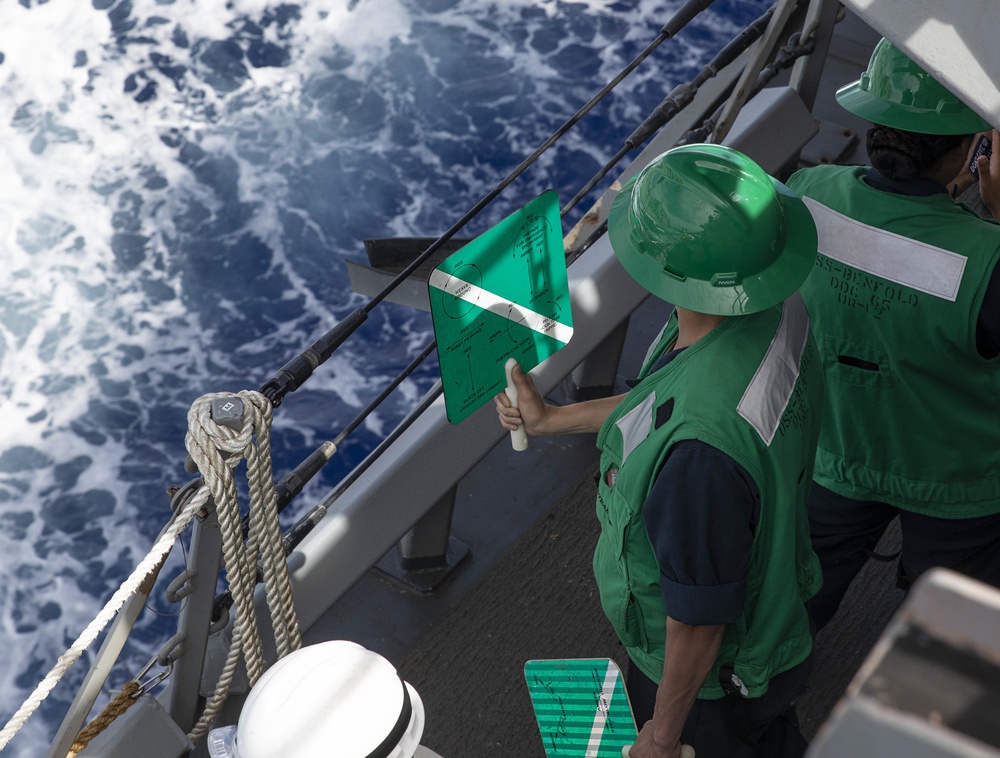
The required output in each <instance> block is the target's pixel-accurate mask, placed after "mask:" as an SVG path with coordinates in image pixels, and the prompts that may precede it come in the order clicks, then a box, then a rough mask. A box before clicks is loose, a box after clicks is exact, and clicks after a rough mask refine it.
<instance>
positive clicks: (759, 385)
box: [496, 145, 823, 758]
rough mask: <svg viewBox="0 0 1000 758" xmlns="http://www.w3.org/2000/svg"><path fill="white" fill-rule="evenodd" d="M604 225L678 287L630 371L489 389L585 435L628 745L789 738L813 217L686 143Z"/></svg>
mask: <svg viewBox="0 0 1000 758" xmlns="http://www.w3.org/2000/svg"><path fill="white" fill-rule="evenodd" d="M608 234H609V238H610V241H611V246H612V248H613V249H614V252H615V254H616V255H617V257H618V259H619V260H620V261H621V264H622V266H623V267H624V268H625V269H626V271H628V272H629V273H630V274H631V275H632V276H633V277H634V278H635V279H636V280H637V281H638V282H639V283H640V284H641V285H642V286H643V287H645V288H646V289H648V290H649V291H650V292H651V293H653V294H654V295H657V296H659V297H661V298H663V299H665V300H667V301H669V302H670V303H672V304H673V305H674V306H675V308H674V311H673V313H672V314H671V316H670V317H669V319H668V321H667V323H666V325H665V326H664V328H663V330H662V331H661V333H660V335H659V336H658V337H657V338H656V339H655V340H654V342H653V344H652V345H651V347H650V349H649V352H648V353H647V356H646V358H645V360H644V362H643V365H642V367H641V368H640V370H639V373H638V376H637V378H636V380H635V382H634V383H631V384H632V389H631V390H630V391H629V392H627V393H625V394H622V395H618V396H616V397H611V398H602V399H598V400H590V401H586V402H581V403H576V404H572V405H566V406H551V405H548V404H546V403H545V402H544V401H543V399H542V398H541V397H540V396H539V394H538V392H537V391H536V390H535V388H534V383H533V381H532V380H531V377H530V376H527V375H524V374H523V373H521V372H520V371H515V372H514V375H513V379H514V382H515V384H516V386H517V390H518V399H519V403H518V406H519V407H518V408H513V407H512V406H511V405H510V403H509V401H508V400H507V398H506V395H505V394H504V393H500V394H499V395H498V396H497V397H496V407H497V412H498V415H499V418H500V423H501V425H503V426H504V428H506V429H512V428H515V427H516V426H517V425H519V424H523V425H524V427H525V429H526V431H527V432H528V433H529V434H537V435H541V434H561V433H569V432H585V431H590V432H597V434H598V436H597V444H598V447H599V448H600V450H601V462H600V470H599V476H598V477H597V478H598V487H597V506H596V511H597V517H598V520H599V521H600V524H601V533H600V537H599V538H598V543H597V547H596V550H595V555H594V572H595V576H596V579H597V584H598V587H599V589H600V597H601V604H602V606H603V608H604V612H605V614H606V615H607V617H608V619H609V620H610V622H611V624H612V625H613V626H614V628H615V631H616V632H617V634H618V636H619V638H620V639H621V641H622V643H623V645H624V646H625V648H626V650H627V651H628V655H629V666H628V673H627V688H628V691H629V699H630V701H631V703H632V706H633V710H634V712H635V716H636V721H637V724H638V725H639V727H640V732H639V736H638V738H637V740H636V742H635V744H634V745H632V746H630V747H629V748H628V750H627V751H626V752H627V753H628V755H629V756H630V758H650V756H655V757H656V758H661V757H662V756H669V757H670V758H676V757H677V756H681V755H682V753H681V750H682V747H687V748H690V747H693V748H694V750H695V752H696V753H697V755H698V758H713V757H714V756H719V757H720V758H722V757H725V758H733V757H734V756H736V757H740V756H748V757H749V756H754V755H758V754H759V753H758V746H760V745H763V744H765V743H769V744H774V742H775V741H776V740H783V741H785V743H786V744H787V745H789V752H788V753H787V755H795V754H796V753H798V754H802V753H803V752H804V751H805V746H806V745H805V740H804V739H803V737H802V735H801V733H800V732H799V730H798V726H797V720H796V718H795V713H794V709H793V706H792V703H793V701H794V699H795V697H796V696H797V695H798V694H799V693H800V692H801V690H802V689H803V687H804V685H805V681H806V678H807V676H808V671H809V667H810V666H809V662H810V654H811V651H812V635H811V633H810V628H809V619H808V614H807V612H806V607H805V603H806V601H807V600H808V598H809V597H810V596H811V595H812V593H814V592H815V590H816V589H817V587H818V586H819V581H820V574H819V566H818V562H817V560H816V557H815V555H814V554H813V552H812V550H811V548H810V546H809V534H808V529H807V524H806V515H805V504H806V496H807V494H808V484H809V480H810V478H811V474H812V464H813V457H814V452H815V445H816V436H817V434H818V430H819V411H820V409H821V407H822V392H823V381H822V375H821V373H820V368H819V364H818V361H817V360H816V346H815V345H814V344H813V342H812V338H811V336H810V331H809V317H808V313H807V312H806V309H805V307H804V306H803V303H802V299H801V298H800V297H799V296H798V295H797V294H796V289H797V288H798V286H799V284H800V283H801V282H802V280H803V279H804V278H805V277H806V276H807V275H808V273H809V271H810V270H811V269H812V267H813V263H814V259H815V254H816V236H815V228H814V226H813V224H812V221H811V218H810V215H809V212H808V210H807V209H806V208H805V206H804V205H803V204H802V201H801V200H799V199H798V198H797V197H796V196H795V195H794V194H793V193H792V192H790V191H789V190H788V189H787V188H786V187H784V185H782V184H781V183H780V182H778V181H776V180H774V179H772V178H771V177H770V176H768V175H767V174H766V173H765V172H764V171H763V170H762V169H761V168H760V167H759V166H757V165H756V164H755V163H754V162H753V161H752V160H750V159H749V158H748V157H747V156H745V155H743V154H741V153H739V152H737V151H736V150H733V149H731V148H728V147H723V146H720V145H688V146H684V147H678V148H675V149H673V150H669V151H667V152H666V153H664V154H663V155H661V156H659V157H658V158H656V159H655V160H653V161H652V162H651V163H650V164H649V165H648V166H646V167H645V168H644V169H643V170H642V171H640V172H639V173H638V174H637V175H636V176H635V177H634V178H633V179H632V180H630V181H629V182H628V183H627V184H626V185H625V186H624V187H623V188H622V189H621V191H620V192H619V193H618V195H617V197H616V199H615V201H614V203H613V205H612V207H611V210H610V214H609V219H608ZM687 754H688V753H685V755H687Z"/></svg>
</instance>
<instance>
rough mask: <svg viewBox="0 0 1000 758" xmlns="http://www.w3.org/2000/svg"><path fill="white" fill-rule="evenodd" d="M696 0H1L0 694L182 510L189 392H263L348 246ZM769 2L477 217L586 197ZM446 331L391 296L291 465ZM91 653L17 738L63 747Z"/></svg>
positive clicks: (402, 213)
mask: <svg viewBox="0 0 1000 758" xmlns="http://www.w3.org/2000/svg"><path fill="white" fill-rule="evenodd" d="M679 5H680V3H679V1H678V0H621V1H619V2H606V1H599V0H588V1H586V2H560V1H546V0H503V1H502V2H500V1H495V2H487V1H486V0H420V1H418V0H327V1H326V2H322V3H319V2H315V3H314V2H300V3H276V2H266V1H265V0H231V1H230V2H226V3H222V2H208V1H207V0H90V2H86V1H85V0H17V1H15V0H0V129H2V136H3V138H2V141H0V179H2V182H0V195H2V197H0V247H2V250H3V262H4V265H3V275H2V276H0V403H2V406H0V407H2V424H3V434H2V436H0V551H2V552H3V554H4V560H3V562H2V564H0V571H2V573H3V581H2V582H0V619H2V626H0V635H2V640H3V645H4V648H5V655H4V656H3V657H2V659H0V706H2V707H0V712H2V713H3V714H6V715H9V714H12V713H13V712H14V710H15V709H16V708H17V707H18V706H19V705H20V703H21V701H22V700H23V699H24V697H25V696H26V695H27V694H28V693H29V692H30V691H31V690H32V689H33V688H34V686H35V685H36V684H37V682H38V681H39V680H40V679H41V677H42V676H43V675H44V674H45V672H46V671H48V669H49V668H50V667H51V666H52V665H53V663H54V662H55V660H56V659H57V658H58V656H59V655H60V654H61V653H62V652H63V651H64V650H65V649H66V647H67V646H68V644H69V643H70V642H71V641H72V640H74V639H75V638H76V637H77V636H78V635H79V633H80V632H81V631H82V629H83V628H84V627H85V626H86V625H87V624H88V623H89V621H90V620H91V619H92V618H93V617H94V615H95V614H96V613H97V611H98V610H100V608H101V607H102V606H103V604H104V602H105V601H106V600H107V598H108V597H109V596H110V595H111V594H112V593H113V592H114V590H115V589H116V588H117V587H118V586H119V584H120V582H121V581H122V580H123V579H124V578H125V577H126V576H127V575H128V574H129V572H130V571H131V569H132V568H133V567H134V565H135V564H136V563H137V562H138V561H139V560H140V559H141V558H142V557H143V556H144V555H145V553H146V551H147V550H148V548H149V546H150V545H151V544H152V541H153V539H154V538H155V536H156V534H157V533H158V532H159V530H160V529H161V528H162V526H163V524H164V523H165V522H166V520H167V518H168V515H169V508H168V497H167V495H166V494H165V492H166V489H167V487H168V486H170V485H171V484H181V483H183V482H185V481H187V479H188V478H189V475H188V474H186V473H185V472H184V470H183V461H184V457H185V451H184V447H183V439H184V434H185V431H186V418H185V414H186V412H187V409H188V408H189V407H190V405H191V403H192V402H193V401H194V400H195V399H196V398H198V397H199V396H200V395H202V394H204V393H207V392H220V391H237V390H241V389H256V388H257V387H259V386H260V385H261V384H263V383H264V382H265V381H267V380H268V379H269V378H270V377H271V376H272V375H273V374H274V372H275V371H276V370H277V369H278V368H280V367H281V366H282V365H284V363H286V362H287V361H288V360H289V359H290V358H292V357H294V356H295V355H297V354H298V353H300V352H301V351H302V350H303V349H304V348H305V347H307V346H308V345H309V344H311V343H312V342H313V341H314V340H315V339H316V338H317V337H319V336H320V335H322V334H323V333H325V332H326V331H327V330H329V329H330V328H331V327H332V326H333V325H334V324H335V323H337V322H338V320H340V319H342V318H343V317H345V316H346V315H347V314H349V313H350V312H351V311H352V310H354V309H355V308H357V307H358V306H359V305H360V304H362V303H363V302H364V299H363V298H362V297H360V296H359V295H356V294H354V293H352V292H351V290H350V286H349V284H348V281H347V276H346V271H345V266H344V260H345V258H348V257H356V258H359V259H360V258H363V256H364V248H363V240H364V239H366V238H375V237H397V236H436V235H438V234H440V233H441V232H443V231H445V230H446V229H448V228H449V227H450V226H452V224H454V223H455V222H456V221H457V220H458V219H459V218H460V217H461V216H462V215H463V214H464V213H465V211H466V210H467V209H468V208H470V207H472V206H473V205H474V204H475V203H476V202H477V201H478V200H479V199H480V198H482V197H483V196H484V195H485V194H486V193H487V192H488V191H489V190H490V189H492V187H493V186H494V185H495V184H496V183H498V182H499V181H500V180H501V179H503V178H504V177H505V176H506V175H507V174H508V173H509V172H510V171H511V170H512V169H513V168H514V167H515V166H517V165H518V164H519V163H520V162H521V160H522V159H523V158H524V157H525V156H526V155H527V154H529V153H530V152H531V151H532V150H534V149H535V148H536V147H537V146H538V145H539V144H541V143H542V142H543V141H544V140H545V139H546V138H547V137H548V136H549V135H550V134H551V133H552V132H553V131H554V130H555V129H556V128H557V127H559V126H560V125H561V124H563V123H564V122H565V121H566V119H568V118H569V117H570V116H571V115H572V114H573V113H574V112H575V111H576V110H577V109H578V108H579V107H580V106H581V105H583V104H584V103H585V102H586V101H587V100H589V99H590V97H591V96H592V95H593V94H594V93H596V92H597V91H598V90H599V89H600V87H601V86H603V84H604V83H605V82H606V81H608V80H610V79H611V78H612V77H613V76H614V75H616V74H617V73H618V71H619V70H620V69H621V68H622V67H623V66H624V65H625V64H626V63H627V62H628V61H630V60H631V59H632V58H633V57H635V55H637V54H638V53H639V52H640V51H641V50H642V49H643V48H645V46H646V45H647V44H648V43H649V41H651V40H652V39H653V38H654V37H655V36H656V34H657V33H658V32H659V30H660V28H661V27H662V25H663V24H664V23H665V22H666V21H667V20H669V18H670V17H671V15H672V13H673V11H674V10H675V9H676V8H677V7H678V6H679ZM766 7H767V3H765V2H761V1H760V0H730V1H728V2H724V1H723V0H719V1H718V2H716V3H715V4H714V5H713V6H712V8H711V10H710V11H709V12H708V13H706V14H705V15H704V16H703V17H701V18H699V19H698V20H697V21H696V22H695V23H694V24H692V25H691V26H690V27H689V28H687V29H686V30H685V31H684V32H682V34H681V35H680V36H679V37H678V38H677V39H676V40H674V41H671V42H669V43H667V44H666V45H664V46H662V47H661V48H660V49H659V50H658V51H657V52H656V53H654V54H653V56H652V57H651V58H650V62H649V65H647V66H645V67H644V68H643V69H641V70H640V71H638V72H636V73H635V74H633V75H632V76H630V77H629V78H628V79H627V80H626V81H625V83H624V84H622V85H621V87H620V88H619V89H618V90H616V91H615V93H613V94H612V95H611V96H610V97H609V98H607V99H606V100H605V101H604V102H603V103H602V104H601V105H600V106H598V108H597V109H596V111H595V113H594V114H593V115H592V116H591V117H589V118H588V119H586V120H585V121H584V122H583V123H581V124H580V125H579V126H578V127H577V128H576V129H574V130H573V131H572V132H570V134H569V135H567V137H565V138H564V139H563V140H562V141H561V142H560V143H558V145H557V147H556V148H555V149H554V150H552V151H550V152H549V153H547V154H546V155H545V156H544V157H543V158H542V159H541V160H540V161H539V162H538V163H537V164H536V165H535V166H534V167H532V168H531V169H530V170H529V171H528V172H527V173H526V174H525V175H524V176H523V177H522V178H520V179H519V180H518V181H517V182H515V183H514V184H513V185H512V187H511V188H510V189H509V190H508V192H507V193H506V194H505V195H504V196H503V198H502V199H501V200H500V201H499V202H497V203H496V204H494V205H493V206H491V207H490V208H489V209H488V210H487V211H485V212H484V213H483V214H481V216H480V217H478V218H477V219H475V220H474V221H473V222H472V223H471V224H470V225H469V226H468V227H467V228H466V229H464V230H463V231H462V232H461V235H462V236H474V235H476V234H478V233H480V232H482V231H483V230H485V229H487V228H489V227H490V226H491V225H493V224H494V223H496V222H497V221H499V220H500V219H501V218H503V217H504V216H506V215H507V214H509V213H510V212H511V211H513V210H514V209H516V208H517V207H519V206H521V205H523V204H524V203H526V202H528V201H529V200H531V199H532V198H533V197H535V196H537V195H538V194H540V193H541V192H542V191H544V190H546V189H549V188H555V189H556V190H557V191H558V193H559V196H560V199H561V200H562V202H566V201H567V200H568V199H569V198H571V197H572V196H573V195H574V194H575V193H576V192H577V190H578V189H579V188H580V187H581V186H582V185H583V184H584V183H585V182H586V181H587V180H589V179H590V178H591V176H593V175H594V173H595V172H596V171H597V170H598V169H599V168H600V167H601V166H602V165H603V164H604V163H605V161H606V160H607V159H608V158H609V157H610V156H611V155H613V154H614V153H615V152H616V151H617V149H618V148H619V146H620V145H621V144H622V142H623V140H624V139H625V138H626V137H627V136H628V135H629V134H630V133H631V132H632V130H633V129H634V128H635V126H636V124H638V122H639V121H641V119H642V118H643V117H644V116H645V115H646V114H647V113H648V112H649V111H650V110H651V109H652V108H654V107H655V106H656V105H657V104H658V103H659V102H660V101H661V99H662V98H663V97H664V96H665V94H666V93H668V92H669V91H670V90H671V89H672V88H673V87H674V86H675V85H676V84H678V83H679V82H681V81H685V80H687V79H690V78H691V77H693V76H694V75H695V74H696V73H697V71H698V70H699V69H700V67H701V66H702V65H703V64H704V63H705V62H707V60H708V57H709V56H710V55H711V54H712V53H714V51H715V50H716V49H717V48H718V47H719V46H720V44H721V42H722V41H723V40H726V39H728V38H730V37H732V36H733V35H735V34H736V33H737V32H738V31H739V29H740V28H742V27H743V26H744V25H745V24H746V23H748V22H749V21H751V20H752V19H753V18H755V17H756V16H757V15H759V14H760V13H761V12H762V11H763V10H764V9H765V8H766ZM603 186H604V185H602V188H603ZM586 204H587V203H586V202H585V203H584V204H583V205H584V207H585V206H586ZM581 210H582V208H581ZM578 213H579V211H578V212H577V213H576V214H574V215H573V216H571V217H570V218H569V219H568V220H567V226H566V229H565V230H564V231H568V228H569V224H571V223H572V222H573V221H574V220H575V218H577V217H578ZM431 339H432V331H431V326H430V320H429V316H428V314H426V313H422V312H418V311H415V310H411V309H408V308H405V307H402V306H396V305H391V304H390V305H385V306H384V307H380V308H378V309H376V310H375V311H374V313H373V314H372V315H371V317H370V318H369V319H368V321H367V323H366V324H365V325H364V326H363V327H362V328H361V329H360V330H359V332H358V333H357V335H356V336H355V337H354V338H352V339H351V340H350V341H349V342H348V343H347V344H346V345H345V346H344V348H343V349H342V350H340V351H338V352H337V353H336V354H335V355H334V356H333V357H332V358H331V359H330V360H329V361H328V362H327V363H326V364H325V365H323V366H322V367H321V368H320V369H318V370H317V371H316V373H315V374H314V375H313V377H312V378H310V379H309V381H308V382H307V383H306V384H305V385H304V386H303V387H302V388H301V389H299V390H298V391H297V392H295V393H293V394H292V395H290V396H289V397H288V399H287V400H286V402H285V403H284V404H283V405H282V406H281V408H279V409H278V410H277V412H276V414H275V426H274V431H273V438H272V444H273V454H274V460H275V473H276V475H277V476H279V477H280V476H282V475H283V474H284V473H287V471H288V470H290V469H291V468H292V467H293V466H294V465H295V464H296V463H298V462H299V461H300V460H301V459H302V458H304V457H305V456H306V455H308V454H309V453H310V452H311V451H312V450H313V449H314V448H315V447H316V446H317V445H318V444H319V443H321V442H322V441H323V440H327V439H331V438H333V437H334V436H336V435H337V434H338V433H339V432H340V431H341V430H342V429H343V428H344V426H345V425H346V424H347V423H348V422H349V421H350V420H351V418H352V417H353V416H354V415H355V414H356V413H357V411H358V410H360V409H361V408H363V407H364V406H365V405H366V404H367V403H368V402H369V401H370V400H371V399H372V398H373V397H374V396H375V395H376V394H377V393H378V392H379V391H380V390H381V389H382V387H383V386H384V385H385V384H386V383H387V382H388V381H389V380H390V379H391V378H392V377H393V376H394V375H395V374H396V373H397V372H398V371H399V370H400V369H401V368H402V367H403V366H405V365H406V364H407V363H408V362H409V361H410V360H411V359H412V358H413V357H414V356H415V355H416V354H417V353H419V351H420V350H421V349H422V348H423V347H424V346H425V345H426V344H427V343H428V342H429V341H430V340H431ZM437 378H438V370H437V365H436V363H435V362H434V361H433V360H431V361H428V362H426V363H425V365H423V366H422V367H421V368H419V369H418V370H417V371H416V372H415V373H414V374H413V375H412V376H411V377H410V378H409V379H408V380H407V381H406V382H405V383H404V384H403V386H402V387H401V388H400V390H399V391H398V392H397V393H396V394H395V395H393V396H392V397H391V399H390V400H389V401H388V402H387V403H386V404H384V405H383V406H382V407H381V408H380V409H379V410H378V411H377V412H376V413H375V414H374V415H372V416H371V417H370V418H369V419H368V420H367V421H366V422H365V423H364V424H363V425H362V426H361V427H360V428H359V429H358V430H357V431H356V432H355V433H354V434H352V435H351V436H350V437H349V438H348V439H347V440H346V441H345V443H344V444H343V445H342V446H341V449H340V452H339V453H338V456H337V457H336V459H335V460H334V461H333V462H331V464H329V466H328V467H327V468H326V469H325V470H324V471H323V472H322V473H321V474H320V475H319V476H318V477H317V479H316V481H314V482H313V483H312V484H311V485H310V487H309V488H308V490H307V492H306V493H305V495H303V496H302V497H301V498H299V500H298V501H296V504H295V505H294V507H293V508H292V509H290V512H289V513H288V514H286V516H285V522H286V523H291V522H292V521H294V520H295V518H296V517H297V516H298V515H301V513H303V512H304V511H305V510H307V509H308V508H309V507H311V506H312V505H313V504H314V503H315V502H316V501H317V500H318V499H319V498H320V497H321V496H322V494H323V493H324V492H325V491H326V490H328V489H329V488H330V487H332V486H334V485H336V484H337V483H338V482H339V481H340V480H341V478H342V477H343V476H344V475H345V474H346V473H347V472H348V471H349V470H350V468H351V467H353V466H354V465H355V464H356V463H357V462H358V461H360V460H361V459H362V458H363V457H364V455H365V454H366V453H367V452H369V451H370V450H371V449H372V448H373V447H374V446H375V445H376V444H377V443H378V442H379V441H380V440H381V439H382V438H383V437H384V435H385V434H386V433H388V432H389V431H390V430H391V428H392V427H393V425H394V424H395V423H396V422H397V421H398V420H399V419H400V418H401V417H402V416H403V414H405V413H406V411H407V410H408V409H409V408H410V407H411V406H412V405H413V404H414V403H415V402H416V401H417V400H418V399H419V398H420V397H421V396H422V395H423V393H424V392H425V391H426V390H427V389H428V388H430V387H431V385H432V384H433V383H434V382H435V380H436V379H437ZM175 552H177V553H178V555H175V556H172V558H171V562H170V563H168V565H167V568H166V569H165V575H166V576H170V575H172V574H176V573H177V572H178V571H179V570H180V568H181V566H182V564H183V556H182V555H180V551H175ZM173 613H176V608H175V607H173V606H171V605H169V604H168V603H166V602H165V601H164V600H163V599H162V591H160V590H158V591H157V593H156V596H155V597H154V598H153V599H152V600H151V601H150V610H149V612H147V613H144V614H143V617H142V618H141V619H140V621H139V624H138V628H137V632H136V635H135V638H134V640H133V641H132V642H131V643H130V645H129V647H128V649H127V650H126V653H125V659H126V660H127V661H128V664H129V667H130V668H131V670H132V671H133V672H135V671H137V670H138V669H139V668H140V667H141V666H142V665H143V664H144V663H145V662H146V661H147V660H148V659H149V657H150V656H151V655H152V654H153V653H154V652H155V651H156V650H157V649H158V645H159V642H160V641H162V639H163V638H164V637H165V636H168V635H169V634H170V630H171V628H172V626H171V625H172V619H171V618H170V617H169V615H170V614H173ZM88 665H89V662H88V661H87V660H83V661H81V662H80V663H78V664H77V666H76V667H75V668H74V669H73V670H72V671H71V674H70V676H69V677H68V681H67V682H64V683H63V684H62V685H60V686H59V687H58V688H57V689H56V691H55V692H54V693H53V694H52V695H51V696H50V698H49V699H48V701H47V702H46V703H45V704H44V706H43V708H42V710H41V712H40V714H38V715H37V716H36V717H35V718H34V719H33V720H32V721H31V722H30V723H29V725H28V727H26V729H25V730H24V733H23V734H21V735H19V736H18V737H17V738H16V739H15V740H14V742H13V743H12V744H11V746H10V747H9V748H8V751H7V752H8V753H9V754H11V755H15V756H37V755H40V754H42V752H43V751H44V748H43V747H42V746H43V745H45V744H47V740H48V738H49V737H51V735H52V733H53V731H54V729H55V725H56V724H58V722H59V720H60V719H61V717H62V713H63V711H64V710H65V708H66V706H67V704H68V703H69V701H70V700H71V699H72V697H73V694H74V691H75V685H77V684H78V683H79V682H80V680H81V679H82V677H83V676H84V674H85V673H86V668H87V666H88ZM123 676H124V675H119V676H118V678H117V679H113V680H112V682H111V686H114V687H118V686H120V685H121V684H122V679H123ZM6 715H5V716H4V720H6Z"/></svg>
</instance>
